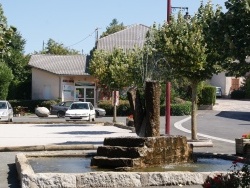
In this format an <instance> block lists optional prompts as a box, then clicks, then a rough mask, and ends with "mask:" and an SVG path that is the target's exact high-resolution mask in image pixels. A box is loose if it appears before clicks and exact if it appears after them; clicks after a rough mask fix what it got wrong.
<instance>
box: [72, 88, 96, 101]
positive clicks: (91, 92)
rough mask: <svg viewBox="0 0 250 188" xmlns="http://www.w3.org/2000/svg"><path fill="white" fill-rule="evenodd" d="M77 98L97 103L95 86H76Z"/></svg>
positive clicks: (77, 99)
mask: <svg viewBox="0 0 250 188" xmlns="http://www.w3.org/2000/svg"><path fill="white" fill-rule="evenodd" d="M75 100H76V101H83V102H91V103H92V104H93V105H94V104H95V87H91V86H76V87H75Z"/></svg>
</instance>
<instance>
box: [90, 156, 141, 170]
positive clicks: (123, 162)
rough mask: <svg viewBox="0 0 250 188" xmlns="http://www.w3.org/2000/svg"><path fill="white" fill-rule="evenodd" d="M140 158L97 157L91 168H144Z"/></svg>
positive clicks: (92, 161) (94, 158)
mask: <svg viewBox="0 0 250 188" xmlns="http://www.w3.org/2000/svg"><path fill="white" fill-rule="evenodd" d="M141 163H142V162H141V160H140V158H134V159H131V158H108V157H101V156H95V157H93V158H92V160H91V166H98V167H101V168H122V167H131V168H138V167H142V166H143V164H141Z"/></svg>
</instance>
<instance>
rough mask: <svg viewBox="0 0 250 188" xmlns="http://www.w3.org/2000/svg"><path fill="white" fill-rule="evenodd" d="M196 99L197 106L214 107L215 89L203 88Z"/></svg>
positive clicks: (210, 87)
mask: <svg viewBox="0 0 250 188" xmlns="http://www.w3.org/2000/svg"><path fill="white" fill-rule="evenodd" d="M198 98H199V99H198V105H211V104H212V105H215V99H216V88H215V87H213V86H204V87H203V88H202V89H201V92H200V94H199V96H198Z"/></svg>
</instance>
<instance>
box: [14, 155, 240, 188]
mask: <svg viewBox="0 0 250 188" xmlns="http://www.w3.org/2000/svg"><path fill="white" fill-rule="evenodd" d="M93 155H95V152H94V151H91V150H85V151H71V152H70V151H67V152H66V153H64V152H61V151H56V152H52V151H49V152H39V153H38V152H36V153H26V154H24V153H19V154H17V155H16V166H17V171H18V175H19V178H20V183H21V186H22V187H23V188H24V187H25V188H26V187H44V188H45V187H70V188H79V187H150V186H167V185H180V184H182V185H197V184H203V182H204V180H205V178H206V177H207V176H208V175H209V176H213V175H215V174H218V173H220V174H226V173H227V171H214V172H187V171H184V172H181V171H167V172H159V171H158V172H155V171H154V172H139V171H137V172H121V171H119V172H117V171H91V172H85V173H51V172H49V173H42V172H40V173H35V172H34V170H33V168H32V166H31V165H30V163H29V159H30V158H34V157H37V158H39V157H68V158H69V157H90V156H93ZM197 156H198V157H202V156H205V157H208V154H201V153H200V154H199V155H197ZM211 156H213V157H215V158H225V159H227V160H234V159H236V157H235V156H230V155H219V154H213V155H212V154H210V157H211ZM229 167H230V166H229ZM229 167H228V168H229Z"/></svg>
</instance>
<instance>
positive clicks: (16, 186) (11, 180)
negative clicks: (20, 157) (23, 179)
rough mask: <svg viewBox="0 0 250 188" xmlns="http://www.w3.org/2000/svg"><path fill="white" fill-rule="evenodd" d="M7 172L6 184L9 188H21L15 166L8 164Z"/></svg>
mask: <svg viewBox="0 0 250 188" xmlns="http://www.w3.org/2000/svg"><path fill="white" fill-rule="evenodd" d="M8 167H9V172H8V184H9V188H21V186H20V182H19V180H18V175H17V170H16V164H15V163H12V164H8Z"/></svg>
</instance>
